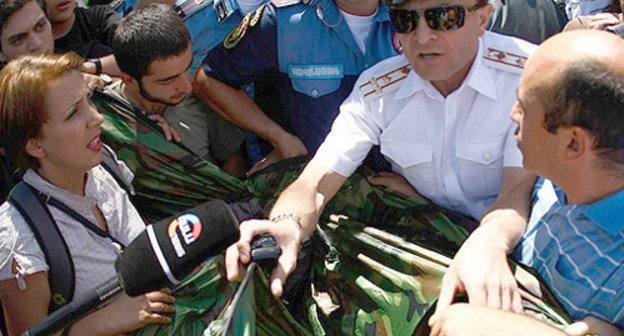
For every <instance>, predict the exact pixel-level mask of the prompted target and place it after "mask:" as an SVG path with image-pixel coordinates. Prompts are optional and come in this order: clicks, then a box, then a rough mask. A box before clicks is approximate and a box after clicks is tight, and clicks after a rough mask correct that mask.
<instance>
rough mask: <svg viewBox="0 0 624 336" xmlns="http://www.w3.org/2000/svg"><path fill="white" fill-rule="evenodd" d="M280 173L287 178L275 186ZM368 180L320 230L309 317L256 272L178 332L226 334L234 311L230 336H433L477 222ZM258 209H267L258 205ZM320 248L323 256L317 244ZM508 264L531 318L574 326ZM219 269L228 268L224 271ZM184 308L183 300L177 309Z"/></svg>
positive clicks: (266, 179)
mask: <svg viewBox="0 0 624 336" xmlns="http://www.w3.org/2000/svg"><path fill="white" fill-rule="evenodd" d="M302 165H303V162H297V161H290V162H289V163H288V164H286V163H283V164H282V166H281V167H279V168H275V167H274V169H272V170H269V172H267V173H266V175H265V174H264V173H261V174H257V175H256V176H255V177H254V179H253V180H252V181H250V182H249V185H250V186H255V187H258V188H260V189H262V188H269V189H270V190H267V189H263V190H258V191H256V192H255V194H256V195H261V196H263V197H264V196H266V197H271V198H272V197H274V194H275V193H277V192H278V191H277V190H276V189H274V188H277V189H279V188H280V187H283V186H286V185H287V184H288V183H286V182H285V180H288V181H292V179H294V178H295V177H296V175H297V173H298V172H299V171H300V169H301V167H302ZM284 170H285V171H286V173H285V174H284V175H283V176H282V178H278V176H280V175H281V174H280V171H282V172H284ZM368 173H370V172H369V171H367V170H366V169H361V170H360V171H358V172H357V173H356V174H354V176H352V177H351V178H350V179H349V180H348V181H347V183H345V185H344V186H343V188H342V189H341V190H340V191H339V192H338V194H337V195H336V197H335V198H334V199H333V200H332V201H331V202H330V204H329V205H328V207H327V211H325V213H324V214H323V218H322V221H321V223H320V224H319V226H318V227H317V233H318V234H317V236H318V237H321V238H322V239H320V240H321V244H326V245H327V246H326V250H327V251H328V252H327V253H325V254H322V255H320V256H317V257H315V259H314V260H313V272H312V275H311V276H312V294H313V295H312V297H311V298H309V300H308V301H307V302H305V303H303V302H302V303H301V304H304V305H305V308H306V311H307V314H305V316H303V317H301V318H299V319H296V318H294V317H293V315H292V314H291V313H290V312H289V311H288V310H286V309H285V307H284V305H283V304H282V303H281V302H280V301H279V300H276V299H275V298H273V296H272V295H271V294H270V293H269V290H268V283H267V277H266V273H265V272H264V271H262V270H258V274H257V275H256V277H255V279H253V290H254V291H253V293H248V294H247V297H246V299H244V300H240V301H237V302H234V303H233V302H232V301H231V299H228V295H229V294H231V292H230V291H229V290H222V291H221V292H219V291H215V290H210V291H209V292H206V293H203V294H205V295H207V296H208V297H207V298H205V299H206V300H207V301H208V302H214V301H218V302H224V301H227V302H228V303H227V304H226V305H225V306H224V307H221V306H219V308H220V310H218V312H210V313H206V311H205V310H203V308H202V306H201V305H200V303H201V300H197V301H196V304H197V307H195V310H196V313H195V314H187V315H182V313H180V311H178V312H177V313H176V315H175V317H174V320H175V321H176V322H175V323H174V325H185V324H186V323H189V324H193V323H197V322H195V321H196V319H197V317H190V316H204V315H205V316H209V318H208V319H206V318H204V319H203V321H204V322H203V323H204V324H205V328H204V329H203V335H211V336H212V335H225V333H224V331H225V329H226V325H225V321H226V320H228V319H231V318H232V317H231V314H232V313H233V311H237V312H238V313H239V314H241V315H240V316H239V317H237V318H236V319H235V321H236V323H237V328H235V330H234V331H231V330H230V332H231V333H229V334H228V335H278V336H279V335H284V336H286V335H427V334H428V332H429V330H428V326H427V323H426V322H427V319H428V317H429V314H431V313H432V308H433V307H434V305H435V302H436V300H437V295H438V293H439V288H440V284H441V279H442V277H443V276H444V273H445V272H446V269H447V268H448V265H449V262H450V260H451V259H450V256H452V254H453V253H454V252H455V251H456V250H457V248H458V246H459V245H460V244H461V242H462V241H463V239H465V237H467V235H468V233H469V231H468V230H467V229H466V228H464V226H470V225H474V224H475V223H474V222H471V221H470V220H469V219H467V218H462V217H461V216H458V215H456V214H452V213H448V212H445V211H443V210H442V209H440V208H438V207H436V206H435V205H432V204H430V203H429V202H428V201H427V200H424V199H406V198H403V197H401V196H399V195H397V194H395V193H393V192H391V191H389V190H387V189H385V188H380V187H375V186H371V185H370V184H368V182H367V181H366V179H364V178H363V177H364V176H365V175H366V174H368ZM252 201H253V202H259V203H264V204H268V203H270V202H271V201H269V200H267V199H257V198H254V199H253V200H252ZM339 209H343V210H344V211H342V212H340V211H339ZM450 218H454V220H453V221H452V220H451V219H450ZM364 222H367V223H368V224H364ZM458 222H462V223H463V224H464V226H462V225H458V224H456V223H458ZM318 249H319V250H323V248H322V247H321V246H318ZM213 262H222V259H221V258H218V259H215V260H214V261H213ZM511 264H512V268H513V270H514V274H515V276H516V279H517V280H518V283H519V284H520V287H521V289H522V297H523V305H524V308H525V311H526V313H527V314H530V315H532V316H534V317H535V318H538V319H540V320H543V321H545V322H547V323H549V324H551V325H554V326H557V327H562V326H566V325H568V324H569V323H570V322H571V321H570V318H569V317H568V316H567V315H566V313H565V311H564V310H563V309H561V308H560V306H559V304H558V303H557V302H556V300H555V299H554V297H553V296H552V295H551V294H550V291H549V290H548V288H546V287H545V286H544V285H543V284H541V283H540V281H539V280H538V278H537V277H536V276H534V275H533V274H532V273H531V272H530V271H529V270H527V269H525V268H523V267H520V266H518V265H516V264H515V263H513V261H512V262H511ZM216 269H222V265H220V266H219V267H216V268H215V270H216ZM219 281H220V283H219V285H216V287H217V288H226V287H227V285H226V284H225V283H223V282H224V281H225V279H224V276H223V275H222V274H221V278H220V280H219ZM211 285H213V286H214V284H212V283H211ZM212 295H216V296H218V297H219V299H215V298H214V297H212ZM460 299H461V298H460ZM181 302H182V301H181V300H180V299H178V301H177V302H176V305H180V304H181ZM215 307H216V306H215ZM215 316H216V317H215ZM211 318H214V319H212V320H211V321H210V322H206V321H207V320H210V319H211ZM182 321H184V322H182ZM150 328H151V329H152V331H153V329H158V333H153V332H152V333H149V334H147V333H146V331H145V330H142V331H141V332H139V333H137V334H138V335H173V334H179V335H198V333H197V332H198V331H199V330H200V329H201V327H197V329H193V330H189V331H188V332H186V331H185V332H181V333H177V332H180V330H179V329H177V330H176V329H175V327H174V326H152V327H150ZM185 330H186V329H185Z"/></svg>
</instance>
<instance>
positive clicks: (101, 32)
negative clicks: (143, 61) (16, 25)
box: [45, 0, 121, 76]
mask: <svg viewBox="0 0 624 336" xmlns="http://www.w3.org/2000/svg"><path fill="white" fill-rule="evenodd" d="M45 5H46V7H45V9H46V13H47V16H48V19H49V20H50V23H51V24H52V35H53V37H54V51H55V52H56V53H59V54H62V53H65V52H68V51H75V52H76V53H78V55H80V56H82V57H83V58H85V59H87V64H85V67H84V70H85V71H87V72H89V73H93V74H96V75H99V74H100V73H107V74H109V75H114V76H119V74H120V72H119V68H118V67H117V64H116V63H115V58H114V57H113V55H112V49H111V43H112V39H113V34H114V33H115V29H116V28H117V25H118V24H119V20H121V17H120V16H119V14H117V13H116V12H115V11H113V10H112V9H111V8H110V7H109V6H108V5H101V6H92V7H90V8H87V9H85V8H80V7H77V6H76V2H75V0H45Z"/></svg>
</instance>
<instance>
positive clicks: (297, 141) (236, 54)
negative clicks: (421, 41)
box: [193, 0, 400, 164]
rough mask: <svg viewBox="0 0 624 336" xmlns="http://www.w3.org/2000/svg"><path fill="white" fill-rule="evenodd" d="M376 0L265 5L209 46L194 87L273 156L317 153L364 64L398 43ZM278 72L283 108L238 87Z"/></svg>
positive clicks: (390, 51)
mask: <svg viewBox="0 0 624 336" xmlns="http://www.w3.org/2000/svg"><path fill="white" fill-rule="evenodd" d="M393 36H394V30H393V29H392V26H391V24H390V20H389V16H388V7H387V6H386V5H385V4H382V3H380V2H379V0H359V1H356V2H349V1H344V0H336V1H334V0H320V1H316V2H303V1H302V2H299V1H290V2H275V3H269V4H266V5H263V6H260V7H259V8H258V9H257V10H256V11H255V12H253V13H251V14H250V15H248V16H246V17H245V18H244V19H243V20H242V22H241V23H240V24H239V26H238V27H236V28H235V29H233V30H232V31H231V32H230V33H229V34H228V35H227V36H226V38H225V40H224V41H223V43H222V44H220V45H218V46H217V47H215V48H214V49H213V50H211V51H210V53H209V54H208V56H207V57H206V59H205V60H204V63H203V66H202V68H201V69H199V70H198V71H197V73H196V74H195V78H194V84H193V86H194V91H195V92H196V93H197V95H198V96H199V97H200V98H202V99H203V100H204V101H206V102H208V103H210V104H213V105H216V108H215V111H218V112H219V111H220V112H219V113H223V115H224V117H225V118H227V119H229V120H231V121H232V122H234V123H235V124H237V125H238V126H240V127H242V128H244V129H247V130H250V131H251V132H253V133H254V134H256V135H257V136H258V137H259V138H261V139H264V140H266V141H268V142H270V143H271V145H272V146H273V148H274V149H275V150H274V151H273V152H271V153H269V155H268V157H269V158H270V160H267V161H265V163H266V164H268V163H270V162H274V161H275V160H278V159H283V158H289V157H295V156H299V155H305V154H307V153H314V152H315V151H316V149H317V148H318V146H319V145H320V143H321V142H322V141H323V138H324V137H325V135H326V134H327V133H328V132H329V129H330V127H331V123H332V122H333V120H334V118H335V116H336V115H337V114H338V110H339V106H340V104H341V103H342V101H343V100H344V99H345V98H346V97H347V95H348V94H349V92H350V91H351V89H352V88H353V87H354V84H355V81H356V79H357V76H358V75H359V74H360V73H361V72H362V71H363V70H364V69H366V68H369V67H371V66H372V65H374V64H375V63H377V62H378V61H380V60H382V59H384V58H387V57H389V56H393V55H396V54H397V52H398V49H399V48H400V46H399V45H398V43H397V40H396V39H394V38H393ZM265 76H276V77H277V81H276V84H275V85H276V87H277V90H278V91H277V92H278V95H279V97H280V103H281V106H282V107H283V108H284V111H283V113H282V115H281V116H277V117H276V119H277V120H279V119H281V120H283V121H284V123H283V124H280V123H278V122H276V121H275V120H274V119H271V118H269V117H268V116H267V114H266V113H265V111H262V110H261V109H260V108H259V107H258V106H257V105H256V104H255V103H254V101H253V100H252V99H251V98H250V97H248V96H247V95H246V94H245V92H244V91H243V90H242V89H241V88H242V87H243V85H244V84H246V83H249V82H251V81H255V80H257V79H261V78H262V77H265Z"/></svg>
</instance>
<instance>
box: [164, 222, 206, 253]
mask: <svg viewBox="0 0 624 336" xmlns="http://www.w3.org/2000/svg"><path fill="white" fill-rule="evenodd" d="M178 232H179V234H178ZM201 232H202V224H201V221H200V220H199V217H197V215H195V214H192V213H187V214H184V215H182V216H178V217H177V218H175V219H174V220H172V221H171V223H169V226H168V227H167V234H168V235H169V239H170V240H171V244H172V245H173V249H174V250H175V253H176V255H177V256H178V258H182V257H184V256H185V255H186V251H185V250H184V248H183V247H182V242H181V241H180V236H182V240H184V245H187V246H188V245H191V244H193V243H194V242H195V241H196V240H197V239H199V236H200V235H201Z"/></svg>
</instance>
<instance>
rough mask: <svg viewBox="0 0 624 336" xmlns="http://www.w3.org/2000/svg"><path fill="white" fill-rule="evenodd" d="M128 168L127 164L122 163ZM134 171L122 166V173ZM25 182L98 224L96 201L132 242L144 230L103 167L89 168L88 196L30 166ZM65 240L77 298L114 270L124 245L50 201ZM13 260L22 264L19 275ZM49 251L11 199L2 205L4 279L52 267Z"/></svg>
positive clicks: (0, 264) (113, 227)
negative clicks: (51, 180) (61, 185)
mask: <svg viewBox="0 0 624 336" xmlns="http://www.w3.org/2000/svg"><path fill="white" fill-rule="evenodd" d="M123 168H125V170H127V169H128V168H127V167H125V166H123ZM129 172H130V171H129V170H127V171H124V172H123V173H124V178H125V177H126V176H127V173H129ZM24 181H25V182H27V183H28V184H30V185H32V186H33V187H35V188H37V189H38V190H39V191H41V192H42V193H44V194H47V195H51V196H53V197H55V198H56V199H58V200H60V201H61V202H63V203H65V205H67V206H68V207H70V208H71V209H73V210H75V211H76V212H78V213H79V214H81V215H82V216H84V217H85V218H87V219H89V220H90V221H91V222H92V223H96V219H95V216H94V215H93V213H92V212H91V207H93V206H94V205H95V204H97V205H98V207H99V209H100V211H101V212H102V214H103V215H104V218H106V221H107V224H108V233H109V234H110V235H111V236H112V237H114V238H115V239H117V240H119V241H120V242H121V243H122V244H124V245H128V244H129V243H130V242H132V240H133V239H134V238H135V237H136V236H137V235H139V234H140V233H141V232H143V230H145V223H144V222H143V220H142V219H141V217H140V216H139V214H138V212H137V211H136V209H135V208H134V206H133V205H132V204H131V203H130V200H129V199H128V195H127V194H126V192H125V191H124V190H123V189H121V187H120V186H119V184H118V183H117V181H115V179H114V178H113V177H112V176H111V175H110V174H109V173H108V172H107V171H106V170H105V169H104V168H102V167H101V166H97V167H94V168H93V169H91V170H90V171H89V172H88V176H87V182H86V186H85V194H86V196H85V197H81V196H78V195H75V194H72V193H70V192H69V191H67V190H64V189H61V188H58V187H56V186H54V185H52V184H50V183H49V182H48V181H46V180H44V179H43V178H42V177H41V176H39V175H38V174H37V173H35V172H34V171H32V170H28V171H27V172H26V174H25V175H24ZM48 210H50V213H51V214H52V217H53V218H54V220H55V221H56V223H57V226H58V228H59V229H60V231H61V234H62V235H63V238H64V239H65V242H66V243H67V246H68V248H69V250H70V253H71V257H72V259H73V263H74V272H75V275H76V278H75V279H76V288H75V291H74V298H77V297H79V296H80V295H81V294H83V293H85V292H86V291H88V290H90V289H92V288H94V287H95V286H97V285H99V284H101V283H103V282H104V281H106V280H108V279H110V278H111V277H113V276H114V275H115V273H116V272H115V260H116V259H117V257H118V256H119V252H120V246H119V245H118V244H116V243H114V242H113V241H112V240H111V239H109V238H104V237H101V236H99V235H97V234H96V233H94V232H93V231H91V230H89V229H87V228H86V227H85V226H84V225H83V224H82V223H80V222H79V221H77V220H76V219H74V218H73V217H72V216H70V215H68V214H66V213H65V212H63V211H61V210H59V209H57V208H56V207H53V206H50V205H48ZM14 261H15V262H17V264H19V267H20V269H19V272H18V274H15V273H14V272H13V271H14V268H15V265H14ZM48 269H49V266H48V264H47V263H46V259H45V256H44V254H43V252H42V250H41V248H40V247H39V244H38V243H37V240H36V239H35V236H34V235H33V233H32V231H31V230H30V228H29V226H28V224H27V223H26V221H25V220H24V218H23V217H22V215H21V214H20V213H19V211H18V210H17V209H16V208H15V207H14V206H13V205H12V204H10V203H9V202H5V203H4V204H2V206H1V207H0V280H8V279H11V278H18V283H19V281H20V280H19V278H20V277H24V276H26V275H30V274H33V273H36V272H40V271H48Z"/></svg>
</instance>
